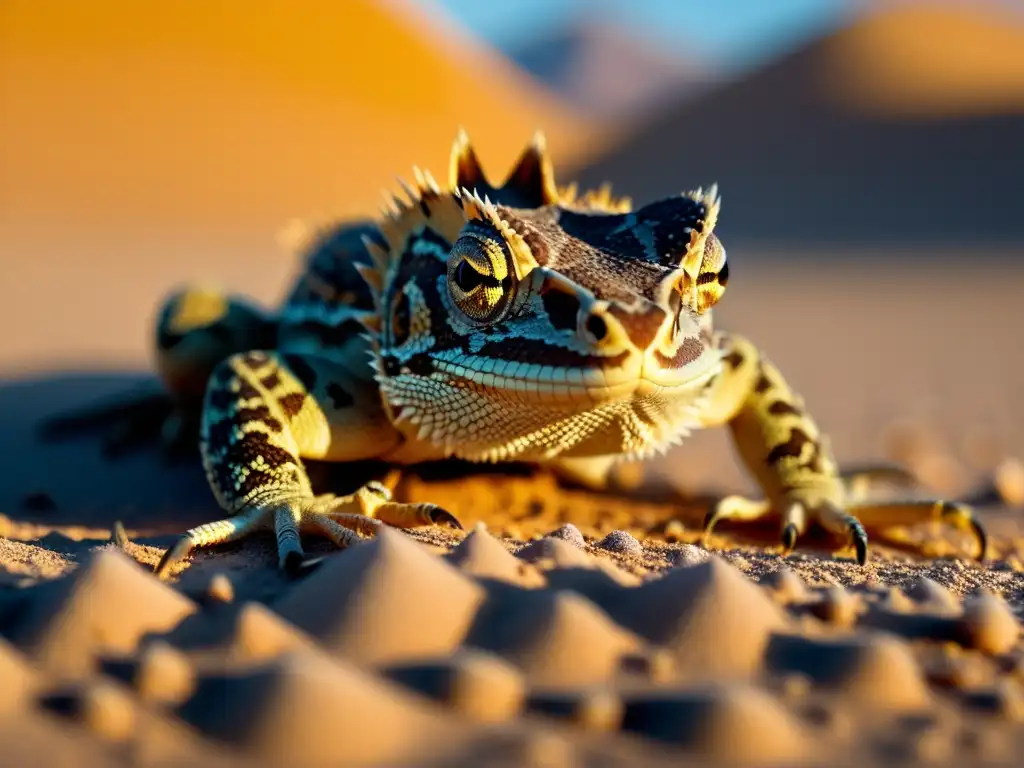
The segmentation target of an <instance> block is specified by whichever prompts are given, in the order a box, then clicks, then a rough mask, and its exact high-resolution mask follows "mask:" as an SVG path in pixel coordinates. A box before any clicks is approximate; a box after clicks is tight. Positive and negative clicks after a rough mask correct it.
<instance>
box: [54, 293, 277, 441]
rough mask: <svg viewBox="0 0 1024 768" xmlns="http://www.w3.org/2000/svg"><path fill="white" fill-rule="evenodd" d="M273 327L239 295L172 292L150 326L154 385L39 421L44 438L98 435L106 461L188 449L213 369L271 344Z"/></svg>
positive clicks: (197, 426) (196, 438)
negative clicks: (149, 450) (137, 452)
mask: <svg viewBox="0 0 1024 768" xmlns="http://www.w3.org/2000/svg"><path fill="white" fill-rule="evenodd" d="M274 335H275V329H274V322H273V321H272V320H271V319H270V318H269V317H268V316H267V315H265V314H264V313H263V312H261V311H260V310H259V309H257V308H256V307H254V306H253V305H251V304H249V303H248V302H247V301H245V300H244V299H243V298H241V297H237V296H229V295H227V294H224V293H222V292H220V291H218V290H215V289H211V288H207V287H203V286H199V285H195V286H188V287H185V288H183V289H181V290H178V291H176V292H174V293H173V294H172V295H171V296H169V297H168V298H167V300H166V301H165V302H164V304H163V306H162V307H161V309H160V311H159V313H158V315H157V320H156V324H155V327H154V329H153V348H154V355H155V358H156V368H157V371H158V373H159V381H153V382H145V383H144V384H143V385H141V386H140V387H139V388H138V389H137V390H134V391H130V392H124V393H120V394H118V395H116V396H114V397H111V398H109V399H108V400H104V401H102V402H97V403H94V404H92V405H86V406H84V407H82V408H80V409H75V410H72V411H68V412H66V413H58V414H55V415H54V416H52V417H50V418H49V419H46V420H45V421H44V422H43V423H42V424H41V433H42V435H43V437H44V438H47V439H51V440H59V439H62V438H67V437H73V436H75V435H79V434H85V433H90V432H93V433H95V432H99V433H100V434H101V435H102V439H103V450H104V453H106V454H107V455H108V456H116V455H119V454H123V453H126V452H128V451H131V450H133V449H135V448H137V447H140V446H142V445H146V444H152V443H153V442H158V443H160V444H161V445H162V446H163V448H164V450H165V455H166V456H167V457H168V458H171V457H180V456H183V455H185V454H186V453H187V452H188V451H191V450H195V447H196V445H197V444H198V437H199V419H200V410H201V407H202V398H203V393H204V392H205V389H206V384H207V381H208V380H209V378H210V374H211V373H212V372H213V370H214V368H215V367H216V366H217V364H218V363H220V362H221V361H222V360H224V359H226V358H228V357H229V356H231V355H232V354H234V353H236V352H243V351H245V350H248V349H258V348H262V347H269V346H272V345H273V339H274Z"/></svg>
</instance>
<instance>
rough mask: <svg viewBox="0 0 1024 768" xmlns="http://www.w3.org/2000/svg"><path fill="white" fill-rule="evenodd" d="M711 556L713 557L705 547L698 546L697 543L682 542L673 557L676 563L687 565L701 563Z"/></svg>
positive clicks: (677, 564)
mask: <svg viewBox="0 0 1024 768" xmlns="http://www.w3.org/2000/svg"><path fill="white" fill-rule="evenodd" d="M709 557H711V553H709V552H708V551H707V550H706V549H704V548H703V547H698V546H697V545H696V544H682V545H680V547H679V549H678V550H676V552H675V556H674V557H673V558H672V559H673V564H674V565H676V566H683V567H687V566H692V565H700V564H701V563H703V562H704V561H705V560H707V559H708V558H709Z"/></svg>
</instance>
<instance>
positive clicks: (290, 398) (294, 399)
mask: <svg viewBox="0 0 1024 768" xmlns="http://www.w3.org/2000/svg"><path fill="white" fill-rule="evenodd" d="M306 397H307V396H306V393H305V392H292V393H291V394H288V395H285V396H284V397H279V398H278V399H277V404H278V405H279V406H281V410H282V411H284V415H285V416H286V417H287V418H289V419H291V418H294V417H295V416H298V415H299V412H300V411H301V410H302V406H303V405H304V404H305V402H306Z"/></svg>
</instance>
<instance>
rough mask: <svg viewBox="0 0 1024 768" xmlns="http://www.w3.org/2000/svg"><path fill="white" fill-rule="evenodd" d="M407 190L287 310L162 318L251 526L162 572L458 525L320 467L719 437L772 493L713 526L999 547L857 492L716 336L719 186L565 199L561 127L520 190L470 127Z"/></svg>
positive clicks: (791, 412) (175, 556)
mask: <svg viewBox="0 0 1024 768" xmlns="http://www.w3.org/2000/svg"><path fill="white" fill-rule="evenodd" d="M403 188H404V190H405V198H404V199H403V198H400V197H398V196H395V197H394V198H393V199H392V200H391V201H389V203H388V204H387V205H386V207H385V211H384V214H383V215H382V216H381V217H380V218H379V219H378V220H376V221H362V222H352V223H341V224H338V223H334V224H331V225H330V226H327V227H323V228H321V229H319V230H317V231H316V232H315V233H314V234H313V236H312V237H310V238H307V241H306V245H305V246H304V248H303V253H304V268H303V270H302V272H301V274H300V276H299V277H298V279H297V281H296V283H295V284H294V286H293V287H292V290H291V292H290V293H289V295H288V299H287V301H286V302H285V304H284V306H283V307H282V308H281V310H280V311H279V313H277V316H276V317H275V318H273V319H267V318H264V317H262V316H261V315H258V314H254V313H252V312H248V313H247V312H246V311H243V310H242V309H240V308H241V307H242V306H243V305H242V304H241V302H239V301H237V300H233V299H221V298H220V297H219V296H217V295H211V294H207V293H202V292H198V291H197V292H196V293H195V294H194V295H185V296H184V297H182V296H179V297H177V298H176V299H175V300H174V301H173V302H172V303H171V304H169V306H168V308H167V309H165V311H164V312H163V313H162V315H161V322H160V326H159V328H158V333H157V338H156V342H157V347H158V349H159V350H160V357H159V359H160V360H161V361H162V366H163V368H162V373H163V374H164V378H165V380H166V381H167V382H168V384H169V385H170V386H171V388H172V391H175V392H179V391H184V390H185V388H184V386H183V385H182V384H181V383H180V382H182V381H185V380H186V379H188V377H189V376H191V377H192V378H193V379H199V380H200V381H201V382H202V383H203V384H205V383H206V382H207V381H208V382H209V385H208V387H207V389H206V395H205V401H204V405H203V411H202V435H201V441H200V442H201V447H202V453H203V461H204V465H205V467H206V472H207V476H208V478H209V482H210V485H211V487H212V488H213V490H214V492H215V494H216V495H217V498H218V501H219V502H220V505H221V506H222V507H223V508H224V509H225V510H226V511H227V512H228V513H230V514H231V517H229V518H226V519H225V520H221V521H216V522H213V523H208V524H206V525H204V526H199V527H197V528H194V529H192V530H191V531H189V532H187V533H186V534H185V535H184V536H183V537H182V538H181V540H180V541H179V542H178V544H176V545H175V546H174V547H172V548H171V549H170V550H168V552H167V554H166V555H165V558H164V560H163V561H162V562H161V564H160V566H159V567H158V572H160V573H166V572H168V571H169V569H170V568H171V567H172V566H173V565H174V563H176V562H178V561H179V560H181V559H182V558H184V557H186V556H187V555H188V553H189V552H190V551H191V550H192V549H193V548H194V547H197V546H209V545H212V544H215V543H217V542H220V541H227V540H231V539H235V538H239V537H241V536H244V535H246V534H247V533H248V532H249V531H251V530H256V529H258V528H261V527H265V528H272V529H273V530H274V531H275V533H276V535H277V542H278V551H279V555H280V560H281V564H282V565H283V566H288V565H289V564H294V563H295V562H296V561H297V559H298V558H300V556H301V554H302V546H301V541H300V538H299V533H300V530H301V529H303V528H310V529H314V530H317V531H318V532H319V533H321V534H323V535H326V536H328V537H329V538H331V539H332V540H333V541H335V542H336V543H337V544H338V545H339V546H347V545H348V544H351V543H353V542H354V541H357V540H358V538H359V536H362V535H373V533H374V531H375V530H376V528H377V527H378V526H379V525H380V524H381V523H384V524H389V525H398V526H413V525H431V524H436V523H439V522H444V523H448V524H457V523H456V521H454V518H451V516H450V515H448V514H447V513H445V512H444V511H443V510H439V509H438V508H436V507H433V506H432V505H423V504H419V505H408V504H399V503H395V502H392V501H391V500H390V497H389V494H388V493H387V491H386V490H384V489H383V487H381V486H379V485H377V484H373V483H371V484H368V485H367V486H365V487H363V488H362V489H360V490H359V491H358V492H356V493H355V494H352V495H350V496H346V497H334V496H330V495H328V496H322V497H315V496H314V495H313V492H312V489H311V487H310V482H309V478H308V477H307V474H306V470H305V468H304V466H303V459H323V460H329V461H348V460H355V459H363V458H384V459H388V460H390V461H393V462H397V463H411V462H417V461H422V460H425V459H434V458H441V457H447V456H458V457H463V458H467V459H471V460H476V461H503V460H508V459H517V460H529V461H536V462H541V463H552V464H553V465H554V464H556V463H560V464H559V466H562V467H568V466H569V464H571V463H572V462H576V463H577V465H578V466H582V464H579V462H598V463H601V465H602V466H605V467H607V466H610V464H611V463H612V460H613V459H615V458H616V457H646V456H650V455H652V454H655V453H657V452H660V451H663V450H665V449H666V448H668V447H669V446H671V445H674V444H676V443H678V442H679V441H680V440H681V439H683V438H684V437H685V436H686V435H687V434H688V433H689V432H690V431H691V430H692V429H696V428H701V427H710V426H716V425H728V427H729V429H730V430H731V432H732V435H733V438H734V440H735V444H736V447H737V450H738V452H739V453H740V455H741V456H742V458H743V460H744V462H745V463H746V465H747V466H748V468H749V469H750V471H751V473H752V474H753V475H754V476H755V477H756V479H757V481H758V484H759V486H760V488H761V489H762V490H763V492H764V496H765V497H764V499H763V500H757V501H754V500H749V499H744V498H742V497H727V498H726V499H723V500H722V501H721V502H720V503H719V504H718V505H716V507H715V509H714V510H713V511H712V512H711V514H710V515H709V516H708V519H707V524H706V528H707V530H708V532H709V535H710V531H711V529H712V527H713V526H714V525H715V524H716V523H717V522H718V521H719V520H722V519H732V520H738V521H739V520H753V519H756V518H760V517H766V516H769V515H771V516H775V517H776V518H777V519H778V520H779V524H780V535H779V538H780V543H781V544H782V547H783V549H784V550H789V549H792V547H793V546H794V545H795V544H796V541H797V538H798V537H799V535H800V534H802V533H803V532H804V531H805V530H806V528H807V527H808V525H810V524H811V523H814V522H817V523H819V524H821V525H823V526H824V527H825V528H827V529H828V530H830V531H832V532H833V533H835V534H836V535H837V536H839V537H841V538H842V539H844V540H845V541H846V542H847V543H849V544H852V545H853V547H854V548H855V550H856V555H857V558H858V560H860V561H861V562H863V561H864V559H865V558H866V556H867V535H866V532H865V527H864V523H867V524H869V525H873V526H874V525H877V526H884V525H885V524H886V522H887V520H898V521H900V522H907V521H909V522H916V521H919V520H929V519H938V520H944V521H946V522H948V523H950V524H952V525H954V526H957V527H960V528H962V529H965V530H973V531H975V532H976V533H977V534H978V536H979V539H981V540H982V546H983V545H984V539H983V532H981V530H980V528H978V526H977V524H976V522H975V521H974V520H973V517H972V515H971V512H970V510H969V509H967V508H965V507H963V506H962V505H955V504H944V503H934V502H893V503H885V504H880V503H874V504H868V503H866V502H864V501H862V500H859V499H857V498H854V497H853V496H851V494H850V493H849V492H848V490H847V487H846V486H845V485H844V483H843V481H842V479H841V478H840V477H839V473H838V470H837V468H836V463H835V461H834V459H833V457H832V454H831V452H830V451H829V448H828V445H827V442H826V440H825V439H824V438H823V437H822V435H821V434H820V432H819V430H818V428H817V426H816V425H815V423H814V421H813V420H812V419H811V418H810V416H809V415H808V414H807V412H806V410H805V409H804V405H803V402H802V400H801V399H800V398H799V397H798V396H797V395H796V394H795V393H794V392H793V391H792V390H791V389H790V388H789V386H788V384H787V383H786V381H785V380H784V379H783V377H782V375H781V373H780V372H779V371H778V370H777V369H776V368H775V367H774V366H773V365H772V364H771V363H770V362H769V361H768V360H767V359H766V358H765V357H764V356H763V355H762V354H761V353H760V352H759V351H758V350H757V348H756V347H755V346H754V345H753V344H751V343H750V342H749V341H746V340H745V339H743V338H742V337H740V336H737V335H730V334H724V333H718V332H715V330H714V324H713V322H712V318H711V308H712V307H713V306H714V305H715V304H716V303H717V302H718V301H719V300H720V299H721V298H722V296H723V293H724V291H725V288H726V286H727V284H728V280H729V264H728V262H727V259H726V253H725V249H724V247H723V245H722V243H721V241H720V240H719V239H718V237H717V236H716V235H715V232H714V229H715V226H716V224H717V220H718V215H719V208H720V201H719V198H718V194H717V189H716V188H714V187H712V188H711V189H709V190H706V191H705V190H697V191H694V192H688V193H683V194H679V195H675V196H672V197H669V198H665V199H663V200H656V201H653V202H650V203H648V204H646V205H644V206H642V207H640V208H637V209H635V210H634V209H633V207H632V204H631V201H629V200H628V199H626V198H621V199H616V198H614V197H612V195H611V193H610V190H609V189H608V188H601V189H599V190H589V191H583V192H582V193H581V192H579V191H578V190H576V189H575V188H573V187H569V188H559V187H558V186H557V184H556V183H555V179H554V173H553V169H552V163H551V160H550V158H549V157H548V156H547V152H546V149H545V145H544V141H543V138H542V137H540V136H537V137H535V138H534V140H533V142H532V143H531V144H530V145H529V146H528V147H527V148H526V149H525V150H524V152H523V154H522V155H521V156H520V158H519V159H518V160H517V162H516V163H515V165H514V167H513V168H512V170H511V171H510V172H509V174H508V175H507V177H506V179H505V181H504V182H503V183H502V184H500V185H498V184H494V183H492V182H491V181H490V180H489V179H488V177H487V175H486V174H485V173H484V171H483V168H482V167H481V165H480V162H479V160H478V158H477V156H476V154H475V152H474V151H473V149H472V147H471V146H470V143H469V140H468V138H467V137H466V136H465V134H460V136H459V137H458V139H457V140H456V142H455V145H454V147H453V150H452V156H451V162H450V165H449V176H448V182H447V185H446V187H445V188H443V189H442V187H441V186H440V185H439V184H438V183H437V182H436V181H435V180H434V179H433V177H432V176H430V174H428V173H426V172H424V171H420V170H419V169H415V170H414V183H412V184H404V183H403ZM239 329H241V330H239ZM240 339H241V340H244V341H247V342H250V343H249V344H248V346H243V347H238V344H239V340H240ZM268 339H270V340H271V341H272V343H262V342H265V341H267V340H268ZM181 350H186V351H184V352H182V351H181ZM200 353H202V354H200ZM204 355H205V357H204ZM217 363H219V366H218V365H217ZM211 372H212V373H211ZM580 477H581V478H583V477H588V481H589V480H593V481H594V482H598V483H599V482H601V481H602V479H601V478H599V477H597V476H596V475H595V476H594V477H593V478H589V476H588V475H587V474H586V473H583V474H582V475H580ZM854 513H855V514H854ZM858 518H860V519H858Z"/></svg>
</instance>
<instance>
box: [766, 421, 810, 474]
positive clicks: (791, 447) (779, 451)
mask: <svg viewBox="0 0 1024 768" xmlns="http://www.w3.org/2000/svg"><path fill="white" fill-rule="evenodd" d="M805 445H810V446H811V452H810V455H809V456H808V457H807V461H806V462H804V464H805V466H808V467H815V466H817V465H818V458H819V451H820V450H821V449H820V447H819V446H818V443H817V442H816V441H815V440H814V439H813V438H812V437H811V436H810V435H808V434H807V433H806V432H804V431H803V430H802V429H799V428H796V429H793V430H792V431H791V432H790V433H789V439H788V440H786V442H784V443H780V444H779V445H776V446H775V447H774V448H772V450H771V451H770V452H769V453H768V456H767V457H765V461H766V462H767V463H768V464H778V463H779V462H780V461H782V460H783V459H786V458H796V459H798V458H800V457H801V456H803V452H804V446H805Z"/></svg>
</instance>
